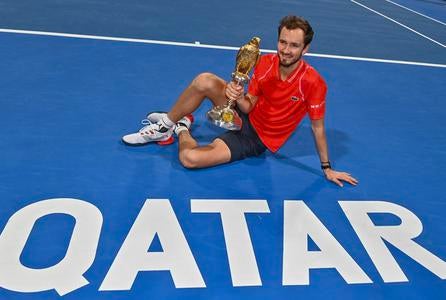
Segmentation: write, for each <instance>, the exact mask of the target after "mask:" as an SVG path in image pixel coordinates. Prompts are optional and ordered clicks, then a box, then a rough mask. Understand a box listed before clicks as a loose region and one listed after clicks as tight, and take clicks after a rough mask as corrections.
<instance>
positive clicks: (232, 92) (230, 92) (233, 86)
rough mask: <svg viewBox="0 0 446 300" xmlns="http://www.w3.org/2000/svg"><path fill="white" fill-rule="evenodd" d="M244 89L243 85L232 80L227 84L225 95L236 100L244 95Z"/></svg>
mask: <svg viewBox="0 0 446 300" xmlns="http://www.w3.org/2000/svg"><path fill="white" fill-rule="evenodd" d="M244 91H245V89H244V88H243V86H242V85H240V84H237V83H235V82H234V81H231V82H229V83H228V84H227V85H226V90H225V95H226V98H228V99H229V100H232V101H234V102H235V101H237V100H238V99H240V98H242V97H244Z"/></svg>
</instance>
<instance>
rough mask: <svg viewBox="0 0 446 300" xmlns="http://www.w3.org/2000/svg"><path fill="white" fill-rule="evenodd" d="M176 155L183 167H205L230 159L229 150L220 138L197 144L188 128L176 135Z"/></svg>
mask: <svg viewBox="0 0 446 300" xmlns="http://www.w3.org/2000/svg"><path fill="white" fill-rule="evenodd" d="M178 140H179V141H178V143H179V146H178V147H179V150H178V156H179V159H180V162H181V164H182V165H183V166H184V167H185V168H189V169H191V168H206V167H212V166H216V165H220V164H224V163H227V162H229V161H230V160H231V152H230V150H229V148H228V146H227V145H226V143H225V142H223V141H222V140H221V139H219V138H217V139H215V140H214V141H213V142H212V143H211V144H209V145H206V146H199V145H198V143H197V141H196V140H195V139H194V138H193V137H192V136H191V134H190V132H189V131H188V130H183V131H181V132H180V133H179V135H178Z"/></svg>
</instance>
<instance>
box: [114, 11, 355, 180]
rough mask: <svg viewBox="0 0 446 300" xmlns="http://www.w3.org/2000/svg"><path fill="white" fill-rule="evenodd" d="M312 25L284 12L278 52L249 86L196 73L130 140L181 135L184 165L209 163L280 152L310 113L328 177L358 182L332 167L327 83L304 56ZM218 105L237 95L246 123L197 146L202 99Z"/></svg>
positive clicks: (264, 62)
mask: <svg viewBox="0 0 446 300" xmlns="http://www.w3.org/2000/svg"><path fill="white" fill-rule="evenodd" d="M312 39H313V30H312V28H311V26H310V24H309V23H308V21H306V20H305V19H303V18H300V17H296V16H287V17H284V18H283V19H282V20H281V22H280V25H279V28H278V43H277V54H267V55H262V56H261V58H260V61H259V63H258V65H257V66H256V67H255V69H254V74H253V76H252V79H251V81H250V84H249V87H248V92H247V93H246V94H244V89H243V87H242V86H240V85H238V84H236V83H234V82H232V81H231V82H229V83H227V82H225V81H224V80H223V79H221V78H219V77H217V76H216V75H214V74H210V73H203V74H200V75H198V76H197V77H196V78H195V79H194V80H193V81H192V83H191V84H190V85H189V86H188V87H187V88H186V89H185V90H184V91H183V93H182V94H181V95H180V96H179V98H178V100H177V102H176V103H175V104H174V106H173V107H172V109H171V110H170V111H169V112H168V113H151V114H149V115H148V116H147V122H148V123H149V124H148V125H146V126H144V127H143V128H142V129H141V130H140V131H139V132H137V133H133V134H129V135H126V136H124V137H123V138H122V139H123V141H124V142H125V143H126V144H129V145H142V144H146V143H149V142H155V141H156V142H158V143H162V142H166V141H169V140H170V139H172V134H173V133H174V132H175V134H176V135H177V136H178V139H179V159H180V161H181V163H182V165H183V166H184V167H186V168H205V167H211V166H215V165H218V164H224V163H229V162H232V161H236V160H240V159H244V158H246V157H249V156H257V155H260V154H262V153H263V152H264V151H265V150H266V149H268V150H269V151H271V152H273V153H274V152H276V151H278V150H279V148H280V147H281V146H282V145H283V144H284V143H285V142H286V140H287V139H288V138H289V137H290V136H291V134H292V133H293V131H294V130H295V129H296V127H297V125H298V124H299V123H300V122H301V121H302V119H303V118H304V116H305V115H306V114H307V113H308V115H309V117H310V120H311V127H312V131H313V136H314V140H315V143H316V148H317V152H318V154H319V158H320V161H321V168H322V170H323V171H324V173H325V176H326V178H327V179H328V180H331V181H333V182H335V183H336V184H338V185H339V186H343V181H346V182H348V183H350V184H353V185H356V184H357V180H356V179H355V178H353V177H352V176H351V175H350V174H348V173H345V172H338V171H335V170H333V169H332V168H331V165H330V161H329V157H328V147H327V140H326V135H325V127H324V114H325V96H326V92H327V86H326V84H325V81H324V80H323V78H322V77H321V76H320V75H319V74H318V73H317V71H316V70H315V69H313V68H312V67H311V66H310V65H309V64H308V63H307V62H306V61H304V60H303V59H302V56H303V55H304V54H305V53H306V52H307V51H308V48H309V45H310V43H311V41H312ZM206 98H208V99H210V100H211V101H212V103H213V104H214V105H215V106H221V105H224V104H226V102H227V99H231V100H234V102H235V103H236V109H237V110H238V112H239V114H240V116H241V118H242V120H243V126H242V129H241V130H240V131H227V132H225V133H223V134H222V135H221V136H219V137H217V138H216V139H215V140H214V141H213V142H212V143H210V144H208V145H205V146H199V145H198V143H197V142H196V140H195V139H194V138H193V137H192V136H191V134H190V131H189V129H190V126H191V123H192V122H193V118H192V115H191V113H192V112H194V111H195V110H196V109H197V108H198V107H199V106H200V104H201V103H202V102H203V101H204V99H206Z"/></svg>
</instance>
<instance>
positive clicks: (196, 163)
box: [179, 150, 201, 169]
mask: <svg viewBox="0 0 446 300" xmlns="http://www.w3.org/2000/svg"><path fill="white" fill-rule="evenodd" d="M179 159H180V162H181V164H182V165H183V167H185V168H187V169H196V168H199V167H200V162H201V159H200V155H199V154H198V153H197V152H196V151H194V150H189V151H181V152H180V154H179Z"/></svg>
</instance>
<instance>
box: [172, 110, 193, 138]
mask: <svg viewBox="0 0 446 300" xmlns="http://www.w3.org/2000/svg"><path fill="white" fill-rule="evenodd" d="M193 122H194V116H193V115H192V114H188V115H187V116H184V117H182V118H181V119H180V120H179V121H178V122H177V123H176V124H175V134H176V135H178V134H179V133H180V132H181V131H183V130H189V129H190V127H191V125H192V123H193Z"/></svg>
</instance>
